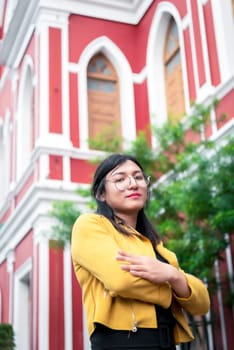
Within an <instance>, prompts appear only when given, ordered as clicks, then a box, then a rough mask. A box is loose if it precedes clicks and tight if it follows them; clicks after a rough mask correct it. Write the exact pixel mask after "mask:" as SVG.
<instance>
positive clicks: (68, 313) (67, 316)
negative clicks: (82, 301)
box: [63, 243, 73, 350]
mask: <svg viewBox="0 0 234 350" xmlns="http://www.w3.org/2000/svg"><path fill="white" fill-rule="evenodd" d="M63 261H64V264H63V266H64V325H65V332H64V333H65V349H64V350H72V349H73V341H72V340H73V337H72V336H73V332H72V311H73V309H72V264H71V246H70V244H69V243H67V244H66V245H65V248H64V255H63Z"/></svg>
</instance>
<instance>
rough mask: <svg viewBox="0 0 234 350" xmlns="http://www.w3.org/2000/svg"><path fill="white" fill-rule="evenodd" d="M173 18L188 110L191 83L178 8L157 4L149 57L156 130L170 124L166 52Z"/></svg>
mask: <svg viewBox="0 0 234 350" xmlns="http://www.w3.org/2000/svg"><path fill="white" fill-rule="evenodd" d="M171 17H173V18H174V20H175V22H176V25H177V27H178V34H179V43H180V53H181V66H182V76H183V84H184V97H185V110H186V112H188V110H189V95H188V81H187V68H186V58H185V50H184V38H183V25H182V19H181V17H180V14H179V12H178V10H177V8H176V7H175V6H174V5H172V4H171V3H169V2H167V1H164V2H161V3H160V4H159V5H158V7H157V9H156V12H155V15H154V18H153V20H152V25H151V28H150V33H149V39H148V46H147V57H146V63H147V64H146V66H147V83H148V94H149V110H150V118H151V124H152V125H155V126H156V127H160V126H162V125H163V124H164V123H165V122H166V121H167V107H166V94H165V78H164V66H163V53H164V44H165V40H166V32H167V28H168V23H169V20H170V18H171Z"/></svg>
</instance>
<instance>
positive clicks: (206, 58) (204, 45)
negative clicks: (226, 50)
mask: <svg viewBox="0 0 234 350" xmlns="http://www.w3.org/2000/svg"><path fill="white" fill-rule="evenodd" d="M197 7H198V20H199V28H200V33H201V44H202V58H203V61H204V68H205V83H204V85H208V87H210V86H211V73H210V62H209V53H208V46H207V35H206V27H205V18H204V4H203V1H202V0H198V2H197ZM201 88H202V86H201ZM199 93H200V91H198V95H199Z"/></svg>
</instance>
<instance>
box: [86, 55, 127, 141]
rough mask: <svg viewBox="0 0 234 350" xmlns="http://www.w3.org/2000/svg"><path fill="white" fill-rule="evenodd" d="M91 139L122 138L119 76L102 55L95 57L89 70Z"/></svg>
mask: <svg viewBox="0 0 234 350" xmlns="http://www.w3.org/2000/svg"><path fill="white" fill-rule="evenodd" d="M87 81H88V113H89V120H88V121H89V139H95V138H96V137H98V135H100V134H102V133H105V134H108V138H113V137H117V136H121V120H120V97H119V82H118V76H117V74H116V71H115V69H114V67H113V65H112V64H111V63H110V61H109V60H108V59H107V58H106V57H105V56H104V55H103V54H102V53H99V54H97V55H95V56H94V57H93V58H92V59H91V60H90V62H89V65H88V69H87Z"/></svg>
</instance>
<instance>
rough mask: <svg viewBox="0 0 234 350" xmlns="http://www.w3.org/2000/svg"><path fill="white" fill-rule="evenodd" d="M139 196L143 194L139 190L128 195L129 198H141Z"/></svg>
mask: <svg viewBox="0 0 234 350" xmlns="http://www.w3.org/2000/svg"><path fill="white" fill-rule="evenodd" d="M139 197H141V194H140V193H137V192H134V193H131V194H129V195H128V196H127V198H139Z"/></svg>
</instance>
